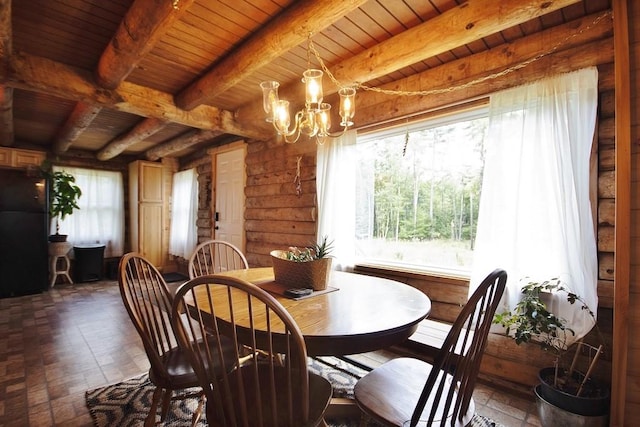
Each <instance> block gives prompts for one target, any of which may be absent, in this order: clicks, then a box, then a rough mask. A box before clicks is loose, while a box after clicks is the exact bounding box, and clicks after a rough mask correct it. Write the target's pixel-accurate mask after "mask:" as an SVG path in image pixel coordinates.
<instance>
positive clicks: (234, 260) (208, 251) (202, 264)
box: [189, 240, 249, 279]
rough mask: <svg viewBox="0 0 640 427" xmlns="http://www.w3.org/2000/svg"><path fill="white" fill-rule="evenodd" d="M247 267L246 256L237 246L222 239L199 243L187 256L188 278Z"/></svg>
mask: <svg viewBox="0 0 640 427" xmlns="http://www.w3.org/2000/svg"><path fill="white" fill-rule="evenodd" d="M245 268H249V263H248V262H247V258H246V257H245V256H244V254H243V253H242V251H241V250H240V249H238V247H237V246H235V245H233V244H231V243H229V242H225V241H223V240H207V241H206V242H202V243H200V244H199V245H198V246H197V247H196V249H195V250H194V251H193V254H192V255H191V257H190V258H189V278H191V279H193V278H194V277H198V276H204V275H206V274H216V273H220V272H221V271H228V270H241V269H245Z"/></svg>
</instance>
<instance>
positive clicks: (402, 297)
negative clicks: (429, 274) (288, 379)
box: [219, 267, 431, 356]
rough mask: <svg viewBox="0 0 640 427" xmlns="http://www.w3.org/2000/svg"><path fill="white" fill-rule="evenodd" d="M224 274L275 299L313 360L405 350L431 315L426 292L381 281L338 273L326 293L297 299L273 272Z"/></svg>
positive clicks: (336, 272)
mask: <svg viewBox="0 0 640 427" xmlns="http://www.w3.org/2000/svg"><path fill="white" fill-rule="evenodd" d="M219 274H221V275H226V276H233V277H236V278H239V279H243V280H245V281H247V282H250V283H253V284H255V285H257V286H259V287H261V288H262V289H265V290H266V291H268V292H269V293H271V294H272V295H273V296H274V297H275V298H276V299H277V300H278V301H279V302H280V303H281V304H282V305H283V306H284V307H285V308H286V309H287V311H288V312H289V313H290V314H291V315H292V317H293V318H294V319H295V321H296V323H297V324H298V326H299V327H300V330H301V331H302V334H303V336H304V340H305V343H306V346H307V353H308V354H309V356H329V355H331V356H339V355H348V354H357V353H365V352H369V351H374V350H379V349H383V348H387V347H389V346H392V345H395V344H399V343H401V342H403V341H405V340H406V339H407V338H409V337H410V336H411V335H412V334H413V333H414V332H415V331H416V329H417V327H418V323H420V321H421V320H423V319H424V318H426V317H427V316H428V315H429V313H430V311H431V301H430V300H429V298H428V297H427V296H426V295H425V294H424V293H423V292H422V291H420V290H418V289H416V288H414V287H412V286H409V285H407V284H404V283H401V282H397V281H394V280H389V279H384V278H380V277H374V276H365V275H361V274H355V273H346V272H338V271H333V272H331V276H330V279H329V283H328V287H327V289H326V290H324V291H316V292H314V293H313V294H312V295H309V296H306V297H302V298H301V299H292V298H290V297H287V296H285V295H284V293H283V292H284V289H285V287H284V286H282V285H280V284H278V283H277V282H275V280H274V273H273V269H272V268H271V267H265V268H250V269H245V270H233V271H226V272H223V273H219Z"/></svg>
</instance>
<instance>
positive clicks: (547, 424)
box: [534, 384, 609, 427]
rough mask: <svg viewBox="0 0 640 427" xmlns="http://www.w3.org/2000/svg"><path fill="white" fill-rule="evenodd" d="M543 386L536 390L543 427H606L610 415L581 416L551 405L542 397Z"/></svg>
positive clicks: (539, 415)
mask: <svg viewBox="0 0 640 427" xmlns="http://www.w3.org/2000/svg"><path fill="white" fill-rule="evenodd" d="M541 388H543V386H542V385H540V384H539V385H537V386H536V387H535V388H534V393H535V395H536V400H537V406H538V417H539V418H540V423H541V424H542V426H543V427H606V426H608V425H609V414H608V413H607V414H602V415H598V416H587V415H580V414H576V413H573V412H571V411H568V410H566V409H563V408H560V407H558V406H555V405H553V404H551V403H550V402H549V401H547V400H546V399H545V398H544V397H542V396H541Z"/></svg>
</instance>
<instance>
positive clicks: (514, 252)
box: [470, 68, 598, 339]
mask: <svg viewBox="0 0 640 427" xmlns="http://www.w3.org/2000/svg"><path fill="white" fill-rule="evenodd" d="M597 85H598V74H597V70H596V69H595V68H588V69H583V70H580V71H576V72H572V73H568V74H564V75H559V76H556V77H552V78H548V79H545V80H542V81H539V82H536V83H533V84H529V85H526V86H522V87H517V88H513V89H509V90H505V91H502V92H499V93H496V94H494V95H492V96H491V101H490V107H489V131H488V143H487V153H486V163H485V168H484V177H483V179H484V181H483V184H482V195H481V200H480V212H479V218H478V231H477V240H476V246H475V249H474V267H473V272H472V277H471V283H472V289H470V292H473V289H474V288H475V286H477V285H478V284H479V283H480V281H481V280H482V279H483V278H484V277H485V276H486V275H487V274H488V273H489V272H490V271H491V270H493V269H494V268H497V267H500V268H503V269H505V270H506V271H507V274H508V276H509V279H508V284H507V291H506V297H505V298H504V299H503V303H504V306H503V308H514V307H515V304H517V302H518V299H519V296H520V288H521V286H522V284H523V283H521V280H523V279H524V278H527V277H528V278H531V279H532V280H545V279H550V278H554V277H559V278H560V279H562V280H563V281H564V282H565V284H566V285H567V286H568V287H569V288H570V289H571V290H572V291H573V292H575V293H576V294H578V295H580V296H581V297H582V298H583V299H584V300H585V301H586V303H587V304H588V305H589V307H590V308H591V309H592V310H593V311H594V313H595V311H596V307H597V302H598V298H597V293H596V286H597V252H596V239H595V233H594V223H593V219H592V211H591V204H590V201H589V180H590V177H589V158H590V153H591V146H592V142H593V136H594V129H595V120H596V108H597V97H598V90H597ZM553 304H554V305H555V308H554V309H553V310H554V312H556V313H558V314H559V315H560V317H562V318H564V319H567V320H568V321H569V322H571V324H572V325H573V329H574V330H575V332H576V337H575V338H576V339H577V338H578V337H581V336H583V335H584V334H586V333H587V332H588V331H589V330H590V329H591V328H592V327H593V321H592V319H590V318H589V317H588V316H587V313H586V312H584V310H581V309H580V304H575V305H570V304H569V303H567V302H566V296H564V295H562V296H558V297H556V298H555V301H554V302H553ZM556 310H557V311H556ZM498 311H501V309H498Z"/></svg>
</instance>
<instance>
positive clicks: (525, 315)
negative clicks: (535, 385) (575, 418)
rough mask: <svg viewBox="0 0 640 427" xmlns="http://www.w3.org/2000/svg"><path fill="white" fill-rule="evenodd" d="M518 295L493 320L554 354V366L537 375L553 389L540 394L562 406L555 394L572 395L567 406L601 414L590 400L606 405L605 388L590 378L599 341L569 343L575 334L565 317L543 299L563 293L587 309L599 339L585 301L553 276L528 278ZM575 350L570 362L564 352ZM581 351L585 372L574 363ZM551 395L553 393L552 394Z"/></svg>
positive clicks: (519, 341)
mask: <svg viewBox="0 0 640 427" xmlns="http://www.w3.org/2000/svg"><path fill="white" fill-rule="evenodd" d="M521 291H522V295H521V299H520V301H519V302H518V304H517V305H516V307H515V309H513V310H509V311H503V312H501V313H496V314H495V316H494V320H493V322H494V323H496V324H499V325H502V326H503V327H504V328H505V330H506V333H507V335H508V336H510V337H512V338H513V339H514V341H515V342H516V344H518V345H519V344H522V343H527V342H533V343H536V344H539V345H540V346H541V347H542V348H543V349H544V350H546V351H549V352H550V353H552V354H553V356H554V366H553V367H548V368H543V369H541V370H540V373H539V379H540V381H541V383H542V385H544V387H543V390H557V391H558V392H559V393H556V392H554V391H551V392H548V391H547V392H546V393H545V392H544V391H543V392H542V393H543V398H545V399H546V400H551V403H552V404H553V405H555V406H559V407H563V406H562V405H563V403H564V402H565V401H566V400H567V399H562V400H563V403H560V402H559V401H558V400H556V397H557V396H561V397H564V396H565V395H566V396H573V397H575V398H576V399H573V400H572V399H571V398H570V399H569V400H570V401H569V402H568V403H567V406H568V407H564V408H563V409H567V410H569V411H571V412H575V413H577V414H581V415H601V414H599V413H597V414H596V412H599V411H600V409H599V408H597V405H596V404H594V403H593V402H594V401H593V399H598V400H599V401H602V406H603V407H604V409H605V410H606V409H608V397H609V392H608V389H606V387H604V386H602V385H600V384H599V383H597V382H596V381H595V380H593V378H592V373H593V370H594V368H595V366H596V363H597V362H598V359H599V357H600V355H601V354H602V353H603V345H602V344H600V345H597V346H594V345H592V344H589V343H586V342H584V340H582V339H581V340H578V341H576V342H575V343H573V344H569V342H570V340H569V338H570V337H572V336H573V335H575V332H574V331H573V329H572V328H571V325H570V324H569V323H568V321H567V320H566V319H564V318H562V317H559V316H558V315H556V314H555V313H553V312H551V311H550V310H549V309H548V307H547V303H546V302H545V301H546V300H548V298H550V297H551V295H553V294H556V295H557V294H564V295H565V296H566V300H567V301H568V302H569V303H570V304H578V306H579V309H580V310H584V311H586V312H587V313H588V315H589V317H590V318H591V319H593V321H594V325H595V328H596V332H597V335H598V337H599V339H600V341H601V342H602V337H601V335H600V333H599V330H598V329H597V323H596V322H595V315H594V313H593V311H592V310H591V309H590V308H589V306H588V305H587V304H586V303H585V301H584V300H583V299H582V298H581V297H580V296H579V295H577V294H575V293H574V292H571V290H570V289H569V288H568V287H567V286H566V285H565V284H564V283H563V282H562V281H561V280H560V279H557V278H553V279H549V280H545V281H541V282H536V281H529V282H528V283H527V284H526V285H524V286H523V287H522V288H521ZM570 350H575V354H574V355H573V357H572V358H571V361H570V362H571V363H563V362H565V361H567V358H566V357H565V355H566V354H567V353H568V352H569V351H570ZM581 354H586V355H587V356H588V365H587V367H586V370H585V372H580V371H579V370H578V369H577V368H576V366H577V361H578V358H579V357H580V355H581ZM554 396H555V397H554Z"/></svg>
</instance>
